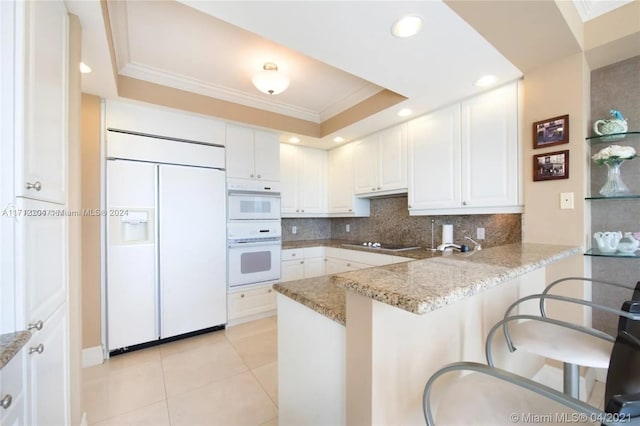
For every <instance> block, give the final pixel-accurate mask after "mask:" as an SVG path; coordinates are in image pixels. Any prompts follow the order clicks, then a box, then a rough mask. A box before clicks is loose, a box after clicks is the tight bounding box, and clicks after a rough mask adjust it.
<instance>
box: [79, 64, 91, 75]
mask: <svg viewBox="0 0 640 426" xmlns="http://www.w3.org/2000/svg"><path fill="white" fill-rule="evenodd" d="M80 72H81V73H82V74H88V73H90V72H91V67H90V66H89V65H87V64H85V63H84V62H80Z"/></svg>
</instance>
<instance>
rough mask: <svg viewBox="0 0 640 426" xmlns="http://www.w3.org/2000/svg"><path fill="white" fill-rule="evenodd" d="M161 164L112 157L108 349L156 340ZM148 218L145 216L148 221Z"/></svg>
mask: <svg viewBox="0 0 640 426" xmlns="http://www.w3.org/2000/svg"><path fill="white" fill-rule="evenodd" d="M155 186H156V166H155V165H154V164H150V163H140V162H135V161H126V160H110V161H107V207H108V211H107V212H106V213H107V217H106V220H107V336H108V348H109V350H110V351H111V350H114V349H120V348H124V347H127V346H131V345H135V344H138V343H145V342H150V341H153V340H157V339H158V336H159V333H158V325H157V322H158V321H157V318H158V310H157V309H158V308H157V307H158V294H157V280H156V244H155V230H154V229H155V227H154V220H155V218H154V216H155V203H156V196H155V193H156V188H155ZM145 220H146V221H145Z"/></svg>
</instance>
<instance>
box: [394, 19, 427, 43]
mask: <svg viewBox="0 0 640 426" xmlns="http://www.w3.org/2000/svg"><path fill="white" fill-rule="evenodd" d="M420 28H422V18H421V17H419V16H417V15H407V16H403V17H402V18H400V19H398V20H397V21H396V22H394V24H393V25H392V26H391V34H393V35H394V36H396V37H400V38H407V37H411V36H414V35H416V34H418V32H419V31H420Z"/></svg>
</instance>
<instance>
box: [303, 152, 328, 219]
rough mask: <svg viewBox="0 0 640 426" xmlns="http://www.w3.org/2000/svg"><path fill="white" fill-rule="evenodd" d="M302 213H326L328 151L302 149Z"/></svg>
mask: <svg viewBox="0 0 640 426" xmlns="http://www.w3.org/2000/svg"><path fill="white" fill-rule="evenodd" d="M299 151H300V174H299V176H300V188H299V191H300V194H299V196H298V199H299V200H300V202H299V204H300V212H301V213H326V210H327V209H326V197H325V187H326V183H325V165H326V163H325V161H326V160H325V159H326V151H323V150H320V149H313V148H300V149H299Z"/></svg>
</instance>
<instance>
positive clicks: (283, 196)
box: [280, 143, 300, 213]
mask: <svg viewBox="0 0 640 426" xmlns="http://www.w3.org/2000/svg"><path fill="white" fill-rule="evenodd" d="M298 160H299V149H298V148H297V147H295V146H293V145H288V144H284V143H283V144H280V179H281V180H280V209H281V211H282V213H299V212H300V202H299V199H298V196H299V194H300V176H299V169H300V164H299V161H298Z"/></svg>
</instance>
